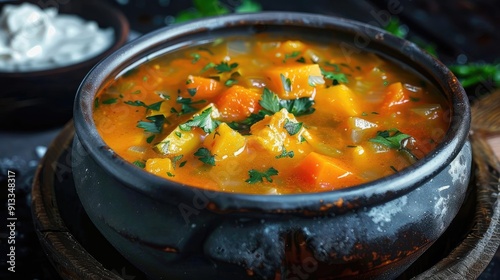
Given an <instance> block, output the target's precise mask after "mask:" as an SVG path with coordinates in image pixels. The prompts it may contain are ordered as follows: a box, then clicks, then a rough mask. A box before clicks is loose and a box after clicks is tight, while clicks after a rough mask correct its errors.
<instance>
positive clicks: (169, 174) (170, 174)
mask: <svg viewBox="0 0 500 280" xmlns="http://www.w3.org/2000/svg"><path fill="white" fill-rule="evenodd" d="M167 175H168V177H175V174H172V173H171V172H167Z"/></svg>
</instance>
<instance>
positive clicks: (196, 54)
mask: <svg viewBox="0 0 500 280" xmlns="http://www.w3.org/2000/svg"><path fill="white" fill-rule="evenodd" d="M190 56H191V57H192V58H193V60H191V63H193V64H196V62H198V60H200V58H201V55H200V54H199V53H192V54H191V55H190Z"/></svg>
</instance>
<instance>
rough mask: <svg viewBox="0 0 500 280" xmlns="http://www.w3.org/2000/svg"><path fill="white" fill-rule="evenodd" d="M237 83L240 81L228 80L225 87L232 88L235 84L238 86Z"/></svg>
mask: <svg viewBox="0 0 500 280" xmlns="http://www.w3.org/2000/svg"><path fill="white" fill-rule="evenodd" d="M236 83H238V80H236V79H228V80H227V81H226V82H225V83H224V85H225V86H227V87H230V86H232V85H234V84H236Z"/></svg>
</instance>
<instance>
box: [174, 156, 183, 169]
mask: <svg viewBox="0 0 500 280" xmlns="http://www.w3.org/2000/svg"><path fill="white" fill-rule="evenodd" d="M183 156H184V155H178V156H175V157H173V158H172V166H173V167H174V169H175V166H176V165H177V162H178V161H179V160H181V158H182V157H183Z"/></svg>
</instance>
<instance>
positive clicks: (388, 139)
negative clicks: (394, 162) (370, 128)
mask: <svg viewBox="0 0 500 280" xmlns="http://www.w3.org/2000/svg"><path fill="white" fill-rule="evenodd" d="M410 137H411V136H410V135H408V134H404V133H402V132H401V131H399V130H397V129H395V128H393V129H389V130H384V131H378V132H377V136H375V138H372V139H370V140H369V141H370V142H373V143H378V144H382V145H384V146H387V147H389V148H391V149H398V150H401V149H403V148H404V145H403V144H402V142H403V141H404V140H406V139H408V138H410Z"/></svg>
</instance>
